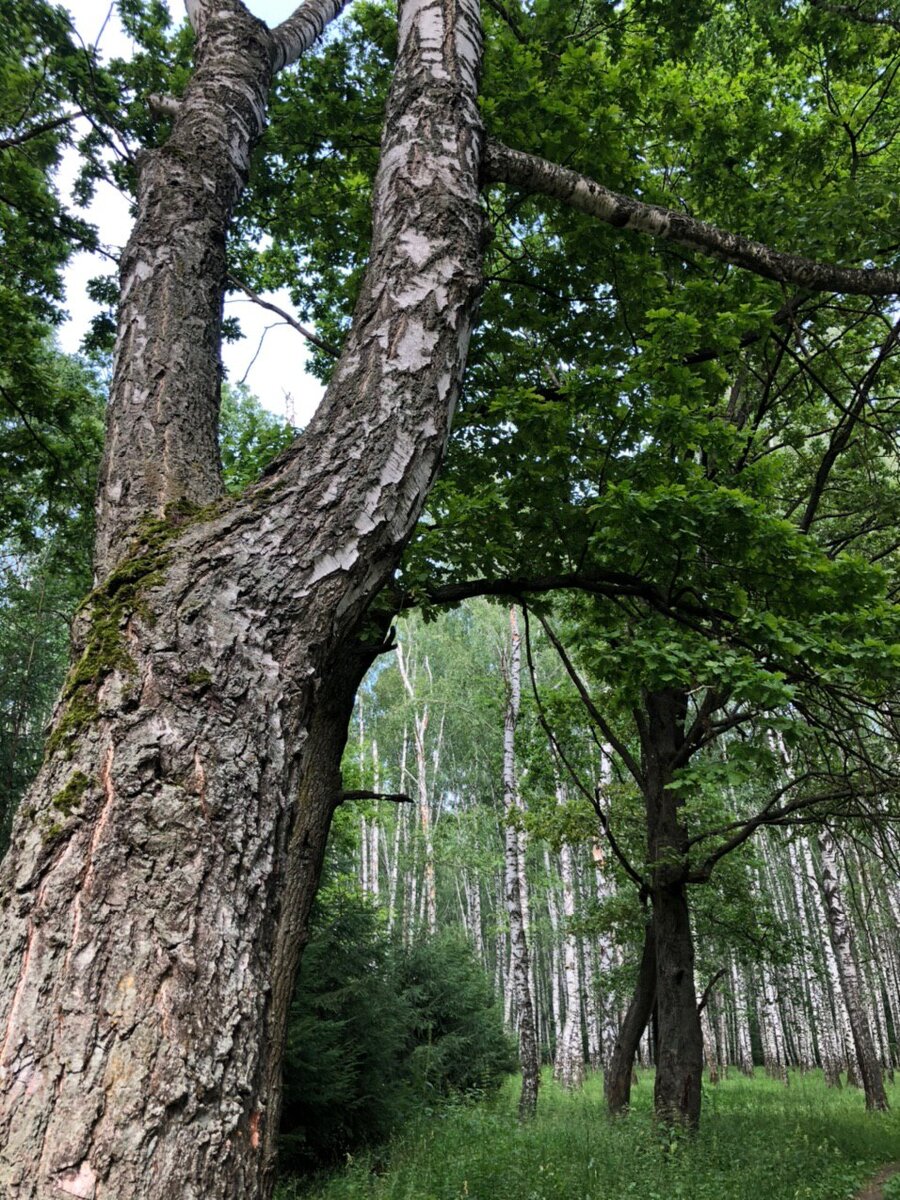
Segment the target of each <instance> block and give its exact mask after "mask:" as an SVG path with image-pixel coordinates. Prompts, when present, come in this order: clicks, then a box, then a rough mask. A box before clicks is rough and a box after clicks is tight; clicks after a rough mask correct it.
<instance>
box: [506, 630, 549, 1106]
mask: <svg viewBox="0 0 900 1200" xmlns="http://www.w3.org/2000/svg"><path fill="white" fill-rule="evenodd" d="M509 624H510V649H509V655H508V657H507V659H506V662H505V664H504V668H505V669H504V674H505V677H506V688H507V695H506V711H505V715H504V723H503V812H504V817H505V826H504V838H505V847H506V873H505V879H506V910H507V913H508V915H509V942H510V977H511V984H512V990H513V993H514V998H515V1004H516V1009H517V1012H518V1019H519V1057H520V1059H521V1063H522V1093H521V1096H520V1098H519V1117H520V1119H521V1120H527V1119H529V1118H531V1117H533V1116H534V1114H535V1112H536V1111H537V1094H538V1084H539V1083H540V1059H539V1056H538V1043H537V1031H536V1026H535V1019H534V1007H533V1005H532V1000H531V981H530V970H529V954H528V942H527V940H526V937H525V920H524V915H523V912H522V893H521V878H522V875H521V868H520V864H519V845H520V843H519V835H518V830H517V829H516V816H517V812H518V803H517V790H518V789H517V785H516V742H515V739H516V725H517V724H518V721H519V702H520V696H521V642H520V637H519V625H518V621H517V619H516V610H515V609H514V608H511V609H510V611H509Z"/></svg>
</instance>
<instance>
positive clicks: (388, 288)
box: [0, 0, 483, 1200]
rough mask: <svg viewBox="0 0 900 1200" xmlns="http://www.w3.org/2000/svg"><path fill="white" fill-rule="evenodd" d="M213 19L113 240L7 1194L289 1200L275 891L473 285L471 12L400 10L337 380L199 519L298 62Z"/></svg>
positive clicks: (39, 790)
mask: <svg viewBox="0 0 900 1200" xmlns="http://www.w3.org/2000/svg"><path fill="white" fill-rule="evenodd" d="M334 7H335V6H334V5H332V6H331V10H332V11H333V9H334ZM192 9H193V11H194V13H195V15H196V17H197V22H198V25H199V41H198V47H197V56H198V66H197V71H196V73H195V77H194V80H193V81H192V83H191V84H190V86H189V88H188V92H187V94H186V96H185V99H184V100H183V101H182V104H181V108H180V111H179V115H178V116H177V117H176V119H175V129H174V132H173V135H172V140H171V141H170V142H169V143H168V144H167V145H166V146H165V147H163V148H162V149H161V150H159V151H155V152H153V153H152V154H150V155H149V156H147V157H146V158H145V159H144V160H143V163H142V167H141V172H140V183H139V203H138V209H139V215H138V221H137V225H136V227H135V233H134V235H133V236H132V238H131V239H130V241H129V245H128V247H127V248H126V251H125V254H124V256H123V270H122V281H123V292H122V307H121V316H120V326H119V337H118V348H117V357H116V368H115V378H114V383H113V394H112V399H111V404H110V410H109V423H110V436H109V441H108V448H107V457H106V460H105V465H104V472H103V479H104V490H103V495H102V497H101V502H100V506H99V533H98V546H97V556H96V561H97V569H98V576H99V577H100V579H101V583H100V585H99V587H98V588H97V590H96V591H95V592H94V593H93V594H92V597H91V598H90V601H89V603H88V605H87V606H86V608H85V609H84V610H83V611H82V613H81V614H80V616H79V620H78V622H77V628H76V630H75V654H76V657H75V662H74V666H73V668H72V670H71V672H70V675H69V677H68V680H67V683H66V686H65V689H64V693H63V699H62V702H61V704H60V706H59V708H58V710H57V714H56V717H55V724H54V729H53V732H52V735H51V739H50V743H49V746H48V755H47V758H46V760H45V763H44V766H43V767H42V769H41V771H40V774H39V776H38V778H37V780H36V782H35V785H34V786H33V788H32V789H31V791H30V793H29V796H28V797H27V798H26V802H25V803H24V804H23V806H22V808H21V811H20V814H19V817H18V819H17V822H16V827H15V831H14V846H13V849H12V850H11V852H10V853H9V855H8V856H7V858H6V860H5V861H4V864H3V870H2V879H0V895H2V897H3V901H2V903H3V911H2V914H0V945H2V947H3V956H2V959H0V1071H2V1077H0V1080H2V1082H0V1086H2V1091H0V1147H2V1150H0V1155H2V1157H0V1191H2V1192H4V1193H5V1194H9V1195H15V1196H16V1197H17V1198H18V1200H51V1197H52V1198H53V1200H55V1198H56V1197H58V1196H60V1195H66V1194H68V1195H74V1196H80V1197H82V1198H87V1200H107V1198H111V1197H122V1198H123V1200H124V1198H125V1197H127V1198H128V1200H144V1198H147V1200H149V1198H150V1197H152V1198H153V1200H169V1198H171V1200H175V1198H176V1197H178V1198H179V1200H219V1198H226V1197H227V1198H229V1200H232V1198H233V1200H236V1198H238V1197H241V1198H242V1200H255V1198H257V1197H260V1196H265V1195H267V1194H268V1193H269V1191H270V1188H271V1173H270V1169H269V1168H270V1163H269V1155H268V1150H267V1147H269V1146H270V1145H271V1140H272V1138H273V1136H274V1125H275V1122H276V1121H277V1108H278V1102H277V1095H276V1094H275V1093H276V1092H277V1087H276V1085H275V1083H274V1078H275V1076H277V1070H276V1069H275V1066H274V1063H273V1060H272V1059H271V1057H270V1054H271V1048H270V1047H267V1039H272V1038H273V1030H274V1031H277V1030H278V1029H280V1028H281V1026H282V1022H283V1018H282V1016H281V1014H280V1013H276V1012H275V1011H274V1008H275V1006H276V1005H278V1004H284V1003H285V1002H286V997H287V995H288V994H289V992H290V987H289V981H288V976H289V975H290V974H291V971H290V966H291V963H290V954H289V953H288V951H287V950H286V949H284V946H285V943H286V941H287V940H289V931H292V930H294V929H296V927H297V926H298V925H299V926H300V927H301V928H302V925H303V923H304V921H305V913H304V912H303V911H302V908H301V909H299V910H298V908H296V907H293V908H289V907H288V904H287V902H285V904H281V901H282V899H283V898H284V896H285V883H286V880H287V881H288V884H289V887H288V892H287V894H288V896H290V897H292V899H291V904H292V905H293V904H294V903H295V900H294V899H293V898H294V897H299V898H300V899H301V900H302V899H303V897H305V896H310V895H311V892H312V890H313V887H314V872H315V863H316V862H317V861H318V856H319V855H320V848H319V843H320V841H321V840H322V839H323V838H324V830H325V829H327V824H328V817H329V814H330V807H329V806H330V800H329V799H327V796H330V795H333V792H332V788H331V786H329V787H328V788H325V787H324V785H322V786H320V785H319V784H315V785H314V786H313V785H312V783H310V785H309V786H307V785H306V783H305V781H313V780H317V779H319V778H320V774H319V768H318V767H317V765H316V763H315V762H314V761H313V756H314V749H315V746H316V744H317V742H318V736H317V733H316V730H317V729H318V728H319V725H320V723H321V722H326V723H327V721H326V718H325V717H324V716H321V715H320V714H319V712H318V709H319V706H320V705H325V706H328V707H330V704H331V703H332V702H333V701H332V696H333V693H334V692H335V691H337V692H340V691H341V690H342V689H341V688H340V687H338V683H337V680H338V676H339V675H340V674H341V672H342V671H343V670H344V665H343V664H344V662H345V659H346V656H348V655H350V654H352V653H354V649H353V646H352V643H351V637H352V632H353V630H354V629H356V627H357V626H358V624H359V622H360V620H361V618H362V616H363V614H364V613H365V611H366V609H367V607H368V605H369V604H370V602H371V599H372V597H373V596H374V595H375V594H376V593H377V592H378V590H379V588H380V587H381V586H382V585H383V584H384V582H385V580H386V579H387V578H388V577H389V576H390V574H391V572H392V571H393V569H394V567H395V565H396V563H397V561H398V558H399V554H400V552H401V550H402V547H403V544H404V542H405V541H406V539H407V537H408V536H409V534H410V532H411V530H412V527H413V524H414V522H415V520H416V519H417V517H418V514H419V512H420V511H421V507H422V503H423V500H424V497H425V494H426V492H427V489H428V486H429V484H430V482H431V480H432V479H433V477H434V474H435V472H436V470H437V468H438V465H439V462H440V459H441V456H442V453H443V449H444V445H445V442H446V437H447V431H448V420H449V415H450V413H451V411H452V408H453V403H454V400H455V397H456V394H457V391H458V387H459V381H460V378H461V374H462V370H463V367H464V362H465V355H466V347H467V343H468V337H469V332H470V328H471V324H472V321H473V318H474V312H475V307H476V303H477V297H478V292H479V288H480V281H481V265H480V264H481V245H482V236H483V228H482V226H483V219H482V215H481V209H480V204H479V195H478V180H479V172H480V154H481V144H482V132H481V125H480V117H479V114H478V108H477V103H476V86H477V75H478V68H479V59H480V29H479V24H478V11H477V6H476V4H475V2H474V0H455V3H452V4H439V3H437V0H403V2H402V3H401V6H400V15H399V44H398V57H397V66H396V69H395V78H394V84H393V87H392V91H391V96H390V100H389V104H388V111H387V116H386V122H385V130H384V139H383V147H382V157H381V163H380V166H379V170H378V175H377V178H376V181H375V188H374V228H373V239H372V252H371V260H370V265H369V269H368V271H367V273H366V276H365V278H364V280H363V283H362V287H361V293H360V297H359V300H358V303H357V308H356V313H355V318H354V323H353V327H352V329H351V332H350V334H349V335H348V339H347V343H346V346H345V349H344V352H343V354H342V356H341V358H340V360H339V362H338V364H337V366H336V369H335V373H334V376H333V379H332V382H331V385H330V386H329V389H328V391H327V393H326V396H325V398H324V400H323V402H322V405H321V407H320V409H319V411H318V413H317V414H316V416H315V417H314V418H313V420H312V421H311V422H310V425H309V426H308V428H307V430H306V432H305V433H304V435H303V436H302V438H300V439H299V440H298V441H297V443H295V445H294V446H293V447H292V448H291V449H290V450H288V451H287V452H285V453H284V454H283V455H282V456H281V457H280V458H279V459H278V460H277V461H276V462H275V463H274V464H273V466H272V467H271V468H270V470H269V472H268V474H267V476H266V478H264V479H263V481H262V482H261V483H260V484H259V485H257V486H255V487H253V488H252V489H250V490H249V491H248V492H247V493H246V494H245V496H243V497H242V498H241V499H240V500H238V501H237V502H232V503H229V504H224V503H223V504H221V505H220V506H219V507H218V508H217V509H215V510H214V511H213V512H211V513H210V512H208V511H201V512H199V513H198V512H197V511H196V508H195V506H196V505H204V504H206V503H207V501H208V500H210V499H212V500H215V498H216V497H217V496H218V494H219V483H218V473H217V470H216V468H215V465H214V464H215V462H216V459H215V456H214V454H213V448H214V445H215V416H214V409H215V397H214V393H215V386H214V384H212V385H211V384H210V378H211V376H212V377H214V376H215V368H216V363H217V354H216V352H214V351H213V349H211V348H210V346H209V345H207V341H208V339H209V338H210V337H215V333H213V334H210V333H209V329H208V328H207V323H209V324H210V325H211V327H212V329H213V331H215V330H217V328H218V316H219V311H220V306H221V297H222V285H223V277H224V262H223V259H222V244H223V241H224V236H225V232H226V227H227V220H228V214H229V208H230V203H233V202H234V200H236V198H237V194H238V193H239V191H240V185H241V184H242V182H243V175H244V174H245V171H246V163H247V162H249V150H250V144H251V143H252V141H253V138H254V137H255V136H256V135H257V134H258V133H259V131H260V129H261V124H262V120H263V117H264V112H265V99H266V95H267V92H268V87H269V83H270V81H271V77H272V71H273V70H274V69H275V67H277V66H278V65H279V63H280V62H283V61H284V60H285V53H284V39H283V38H282V39H281V40H279V39H278V38H275V37H274V36H272V35H269V34H268V33H267V31H266V30H265V27H264V26H263V25H262V24H261V23H260V22H258V21H256V20H255V19H253V18H252V17H250V16H249V14H248V13H247V12H246V10H245V9H244V8H243V6H242V5H241V4H240V3H239V0H215V3H213V2H212V0H210V2H209V3H208V4H207V3H204V2H201V0H192ZM293 20H294V19H293V18H291V21H293ZM321 23H322V22H321V20H320V21H319V24H318V26H317V28H321ZM293 30H294V26H293V25H291V30H290V31H289V32H292V31H293ZM313 32H315V29H313ZM235 180H236V182H234V181H235ZM232 184H233V189H232V191H231V192H228V189H229V188H232ZM222 189H225V190H224V191H223V190H222ZM226 193H227V194H226ZM229 196H231V200H230V202H229ZM198 244H199V249H198ZM209 278H212V279H213V280H214V283H213V284H210V285H208V284H207V281H208V279H209ZM435 296H440V298H441V299H440V303H437V304H436V303H435V302H434V298H435ZM195 314H199V316H200V318H201V325H202V328H201V327H195V326H194V324H193V319H194V316H195ZM183 329H184V330H185V331H186V332H185V333H184V336H182V330H183ZM194 343H198V345H195V344H194ZM199 343H202V345H199ZM154 389H155V390H154ZM195 422H196V430H195V427H194V426H195ZM145 426H146V428H145ZM195 434H196V436H195ZM201 450H202V451H203V452H204V453H205V452H206V451H207V450H209V453H210V459H209V462H207V463H206V464H200V465H198V466H197V467H196V469H195V468H194V467H192V465H191V463H192V461H196V460H197V458H198V455H199V453H200V451H201ZM210 462H211V463H212V464H213V465H212V467H210V465H209V463H210ZM172 502H181V503H179V504H178V506H177V508H173V507H172ZM148 514H149V515H150V516H153V517H154V518H155V519H154V520H153V521H152V522H151V521H148V520H147V517H148ZM161 514H162V515H161ZM111 568H112V573H111V574H107V572H109V571H110V569H111ZM344 732H346V730H344ZM304 788H305V790H304ZM298 839H299V848H298ZM295 864H297V865H295ZM292 871H295V872H296V873H297V874H298V875H299V880H298V882H296V883H295V884H294V885H293V886H291V885H290V876H291V872H292ZM303 902H304V903H305V900H304V901H303ZM291 936H292V934H291ZM275 1040H277V1038H276V1039H275ZM273 1044H274V1043H273Z"/></svg>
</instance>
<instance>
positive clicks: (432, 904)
mask: <svg viewBox="0 0 900 1200" xmlns="http://www.w3.org/2000/svg"><path fill="white" fill-rule="evenodd" d="M397 666H398V667H399V670H400V677H401V679H402V680H403V687H404V688H405V690H406V694H407V695H408V696H409V698H410V700H411V701H412V703H413V705H415V703H416V689H415V681H414V680H413V678H412V676H411V674H410V671H409V663H408V662H407V660H406V658H405V656H404V653H403V646H402V645H400V643H399V642H398V644H397ZM429 719H430V718H429V711H428V705H427V704H426V705H425V706H424V708H423V709H422V710H421V712H419V711H418V709H415V708H414V710H413V744H414V745H415V748H416V796H417V799H418V808H419V829H420V830H421V833H422V847H423V851H424V855H425V876H424V881H423V885H422V902H423V903H424V905H425V915H426V919H427V921H428V932H429V933H430V934H431V935H432V936H433V935H434V934H435V933H436V932H437V889H436V887H435V878H434V839H433V835H432V831H431V804H430V801H429V797H428V757H427V755H426V753H425V735H426V733H427V732H428V722H429Z"/></svg>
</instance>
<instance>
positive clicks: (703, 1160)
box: [278, 1073, 900, 1200]
mask: <svg viewBox="0 0 900 1200" xmlns="http://www.w3.org/2000/svg"><path fill="white" fill-rule="evenodd" d="M791 1086H792V1087H794V1088H795V1090H794V1092H793V1093H790V1094H789V1093H787V1092H785V1090H784V1088H783V1087H781V1086H780V1085H778V1084H776V1083H774V1082H773V1081H772V1080H767V1079H764V1078H761V1077H760V1076H759V1075H757V1076H756V1078H755V1079H753V1080H749V1079H747V1078H746V1077H738V1078H735V1077H733V1076H732V1077H731V1078H729V1079H728V1080H725V1081H723V1082H722V1084H721V1085H719V1086H718V1087H717V1088H716V1089H715V1091H714V1092H713V1093H712V1094H710V1095H709V1096H708V1097H707V1111H708V1125H707V1128H706V1131H705V1133H704V1137H703V1139H702V1141H694V1140H692V1139H685V1138H683V1137H675V1138H674V1139H672V1140H666V1139H665V1138H662V1137H660V1133H659V1130H658V1129H657V1128H655V1127H654V1124H653V1121H652V1118H651V1105H650V1103H649V1099H650V1096H651V1095H652V1087H653V1080H652V1076H651V1075H650V1074H648V1073H642V1074H641V1082H640V1083H639V1084H638V1086H637V1088H636V1095H635V1105H634V1110H633V1112H632V1113H631V1114H630V1116H629V1118H628V1121H627V1122H622V1121H619V1120H616V1121H613V1122H610V1121H609V1119H608V1117H607V1116H606V1114H605V1112H604V1105H603V1094H602V1088H601V1086H600V1081H599V1080H598V1079H591V1080H589V1081H588V1083H587V1085H586V1087H585V1090H584V1092H583V1093H579V1094H578V1095H573V1094H572V1093H571V1092H565V1091H564V1090H562V1089H560V1088H558V1087H557V1086H556V1085H554V1084H553V1083H552V1081H550V1080H548V1081H547V1083H546V1085H545V1086H542V1098H543V1099H544V1101H545V1106H544V1108H543V1110H542V1112H541V1115H540V1117H539V1119H538V1120H537V1121H536V1122H535V1124H534V1125H528V1126H521V1125H517V1123H516V1121H515V1100H516V1097H515V1090H516V1089H515V1087H514V1086H510V1087H507V1088H506V1089H505V1090H504V1092H503V1093H502V1095H501V1096H500V1098H499V1099H498V1100H497V1101H496V1102H495V1103H492V1104H490V1105H483V1104H482V1105H481V1106H477V1107H473V1108H457V1109H453V1110H452V1111H451V1112H450V1113H448V1114H446V1115H445V1116H443V1117H440V1118H435V1117H426V1118H424V1119H422V1120H421V1122H420V1123H419V1124H417V1125H416V1126H415V1127H414V1128H413V1129H412V1130H410V1131H408V1132H407V1133H406V1134H404V1135H402V1136H401V1137H400V1138H399V1139H398V1140H397V1142H396V1143H392V1144H391V1145H390V1146H389V1147H388V1149H387V1150H386V1151H384V1152H383V1153H381V1154H373V1153H370V1154H363V1155H361V1156H360V1158H359V1159H358V1160H354V1161H352V1162H351V1163H350V1164H349V1165H348V1166H346V1167H344V1168H340V1169H338V1170H337V1171H336V1172H335V1173H334V1174H333V1175H332V1176H331V1177H330V1179H329V1180H328V1181H327V1182H323V1183H320V1184H319V1185H316V1184H315V1183H312V1184H310V1183H308V1182H307V1183H305V1184H295V1185H293V1186H292V1185H291V1184H290V1183H286V1184H285V1185H283V1187H282V1188H281V1189H280V1190H279V1192H278V1196H279V1200H294V1197H297V1198H298V1200H299V1198H301V1197H302V1198H304V1200H362V1198H363V1197H365V1198H366V1200H418V1198H421V1200H461V1198H462V1197H465V1196H471V1197H472V1198H473V1200H519V1198H521V1197H524V1198H526V1200H567V1198H568V1197H573V1196H574V1197H578V1198H579V1200H595V1198H596V1200H601V1198H603V1197H606V1198H608V1200H631V1198H632V1197H636V1196H640V1197H642V1198H643V1200H668V1197H677V1198H679V1200H718V1198H720V1197H724V1196H727V1197H729V1200H731V1198H734V1200H759V1198H760V1197H765V1200H851V1198H853V1197H857V1196H860V1200H862V1196H863V1194H864V1195H865V1200H882V1197H883V1200H891V1197H893V1196H896V1195H898V1194H900V1192H898V1190H897V1185H896V1182H895V1183H894V1185H893V1187H891V1186H890V1184H889V1182H888V1181H887V1180H884V1188H883V1189H879V1192H880V1194H878V1193H876V1192H875V1191H873V1192H872V1193H871V1194H867V1191H866V1190H867V1185H868V1181H869V1180H870V1179H872V1178H874V1177H875V1176H876V1175H877V1174H879V1168H880V1166H881V1164H882V1163H883V1162H884V1161H885V1159H886V1157H888V1156H890V1155H891V1154H894V1153H896V1147H897V1140H898V1136H900V1128H898V1123H897V1118H896V1117H895V1116H893V1115H891V1114H888V1115H885V1116H884V1117H879V1118H878V1121H877V1123H873V1122H872V1121H871V1120H867V1119H866V1117H865V1114H863V1113H861V1112H860V1110H859V1107H858V1105H856V1104H854V1103H853V1102H852V1099H849V1098H848V1096H847V1095H846V1093H844V1094H843V1096H842V1095H841V1093H835V1092H833V1091H827V1090H826V1089H825V1088H824V1087H823V1086H822V1083H821V1080H820V1079H817V1078H815V1077H814V1076H805V1077H795V1078H792V1080H791ZM890 1093H891V1099H892V1101H896V1099H897V1095H896V1092H895V1091H894V1089H893V1088H891V1089H890ZM898 1165H900V1164H898Z"/></svg>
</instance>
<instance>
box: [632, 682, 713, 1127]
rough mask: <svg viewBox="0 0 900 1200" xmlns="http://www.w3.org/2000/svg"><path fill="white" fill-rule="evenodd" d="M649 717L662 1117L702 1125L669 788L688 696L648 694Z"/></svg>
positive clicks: (680, 857)
mask: <svg viewBox="0 0 900 1200" xmlns="http://www.w3.org/2000/svg"><path fill="white" fill-rule="evenodd" d="M645 706H646V707H645V714H644V715H643V717H642V720H641V729H642V741H643V760H644V780H645V784H644V799H645V804H646V810H647V848H648V860H649V863H650V876H651V883H650V901H651V904H652V906H653V924H654V930H655V933H656V1010H657V1031H658V1042H657V1053H656V1087H655V1092H654V1098H655V1107H656V1115H657V1117H658V1119H659V1120H661V1121H664V1122H666V1123H675V1124H680V1125H685V1126H688V1127H694V1126H696V1125H697V1124H698V1122H699V1120H700V1087H701V1081H702V1074H703V1032H702V1029H701V1025H700V1014H699V1012H698V1010H697V995H696V992H695V989H694V943H693V936H692V933H691V920H690V912H689V908H688V898H687V886H686V883H685V879H686V876H687V830H686V829H685V827H684V823H683V820H682V816H681V810H682V807H683V803H684V802H683V800H682V799H680V795H679V793H678V792H675V791H672V790H671V789H670V788H669V786H668V785H669V783H670V781H671V778H672V772H673V770H674V768H675V765H676V764H677V763H678V762H679V760H680V755H681V754H682V751H683V748H684V723H685V715H686V712H687V699H686V696H685V694H684V693H683V692H682V691H679V690H677V689H675V688H667V689H664V690H661V691H658V692H651V693H648V694H647V695H646V696H645Z"/></svg>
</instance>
